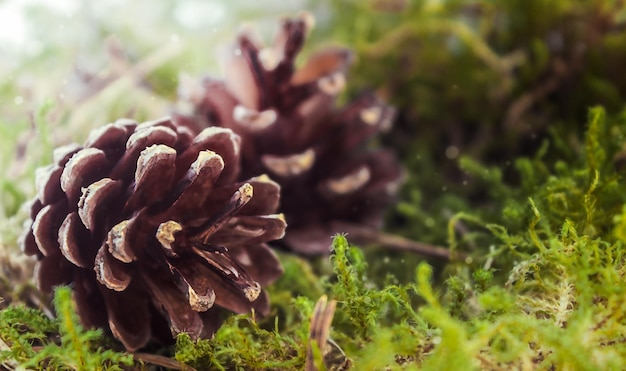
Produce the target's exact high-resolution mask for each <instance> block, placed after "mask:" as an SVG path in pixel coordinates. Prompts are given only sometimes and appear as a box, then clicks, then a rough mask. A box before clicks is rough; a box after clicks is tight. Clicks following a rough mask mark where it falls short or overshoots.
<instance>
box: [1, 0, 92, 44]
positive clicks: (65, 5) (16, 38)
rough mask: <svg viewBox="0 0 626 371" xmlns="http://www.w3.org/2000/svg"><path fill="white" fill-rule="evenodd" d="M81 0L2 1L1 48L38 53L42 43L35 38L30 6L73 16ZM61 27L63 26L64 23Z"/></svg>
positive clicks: (69, 16) (68, 16)
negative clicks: (29, 19) (28, 16)
mask: <svg viewBox="0 0 626 371" xmlns="http://www.w3.org/2000/svg"><path fill="white" fill-rule="evenodd" d="M79 6H80V0H55V1H47V0H6V1H3V2H0V48H3V49H9V50H5V51H17V52H18V53H25V54H31V55H32V54H36V53H37V52H38V51H39V50H41V45H40V43H39V42H38V41H37V40H35V39H34V37H33V35H32V32H31V26H32V24H30V23H29V22H28V19H27V18H26V15H25V14H26V10H27V9H29V8H41V9H43V10H46V11H50V12H52V13H56V14H59V15H62V16H65V17H67V18H71V17H72V16H73V15H74V13H75V12H76V10H77V9H78V7H79ZM59 27H61V28H63V27H64V26H63V25H62V24H59Z"/></svg>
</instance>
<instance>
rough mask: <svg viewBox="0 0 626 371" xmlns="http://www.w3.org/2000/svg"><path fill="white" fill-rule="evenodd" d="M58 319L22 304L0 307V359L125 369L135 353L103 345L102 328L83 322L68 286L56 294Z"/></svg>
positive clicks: (42, 366) (61, 367)
mask: <svg viewBox="0 0 626 371" xmlns="http://www.w3.org/2000/svg"><path fill="white" fill-rule="evenodd" d="M54 304H55V307H56V313H57V316H58V317H57V319H56V320H50V319H48V317H46V316H45V314H44V313H42V312H41V311H38V310H35V309H31V308H26V307H23V306H19V305H14V306H9V307H8V308H6V309H4V310H2V311H0V340H1V341H2V343H1V344H2V345H4V347H3V348H5V349H3V350H1V351H0V363H2V364H4V365H5V366H7V367H17V366H18V365H19V366H20V367H22V368H34V369H52V370H79V371H87V370H111V371H113V370H122V367H121V366H122V365H127V366H128V365H132V364H133V357H132V356H131V355H129V354H123V353H117V352H115V351H113V350H112V349H106V348H105V347H103V346H104V345H105V344H104V343H103V342H102V340H103V337H102V331H100V330H85V329H83V327H82V326H81V325H80V322H79V319H78V315H77V314H76V312H75V310H74V307H73V303H72V293H71V290H70V288H68V287H59V288H57V289H56V291H55V294H54Z"/></svg>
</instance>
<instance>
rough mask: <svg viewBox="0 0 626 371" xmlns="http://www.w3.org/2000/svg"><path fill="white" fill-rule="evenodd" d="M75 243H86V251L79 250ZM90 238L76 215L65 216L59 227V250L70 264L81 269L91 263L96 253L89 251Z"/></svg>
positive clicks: (74, 213) (93, 250)
mask: <svg viewBox="0 0 626 371" xmlns="http://www.w3.org/2000/svg"><path fill="white" fill-rule="evenodd" d="M77 241H81V242H86V243H85V245H87V246H89V248H87V249H81V248H80V246H79V245H78V243H77ZM91 246H92V244H91V236H90V235H89V232H88V231H87V229H86V228H85V226H84V225H83V223H82V221H81V220H80V218H79V217H78V213H76V212H72V213H70V214H67V216H66V217H65V219H64V220H63V223H61V226H60V227H59V249H60V250H61V254H63V256H64V257H65V259H67V260H68V261H69V262H70V263H72V264H74V265H76V266H78V267H81V268H87V267H89V265H90V264H89V262H90V261H93V259H94V257H95V255H96V251H95V249H91Z"/></svg>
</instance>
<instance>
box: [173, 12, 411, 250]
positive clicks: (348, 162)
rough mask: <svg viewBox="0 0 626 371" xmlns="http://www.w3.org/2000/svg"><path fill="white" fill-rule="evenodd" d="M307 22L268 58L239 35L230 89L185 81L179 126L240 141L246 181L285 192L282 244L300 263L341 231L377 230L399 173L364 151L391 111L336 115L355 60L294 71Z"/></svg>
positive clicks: (333, 59) (356, 103) (367, 108)
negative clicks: (216, 129) (212, 130)
mask: <svg viewBox="0 0 626 371" xmlns="http://www.w3.org/2000/svg"><path fill="white" fill-rule="evenodd" d="M307 28H308V22H307V18H306V17H301V18H298V19H290V20H289V19H288V20H285V21H284V22H283V24H282V28H281V30H280V32H279V33H278V35H277V37H276V38H275V40H274V44H273V45H272V46H269V47H265V48H263V47H262V46H261V44H260V43H259V42H258V41H256V40H254V39H253V36H252V35H250V34H247V33H243V34H241V35H240V36H239V38H238V39H237V42H236V44H235V45H234V46H232V48H230V50H228V52H227V53H225V55H224V58H223V66H224V72H225V79H224V80H216V79H212V78H206V79H204V80H203V81H202V82H201V84H197V83H194V82H192V81H183V82H182V83H181V86H180V88H179V95H180V96H181V99H180V101H181V103H180V105H179V108H178V111H177V112H176V113H175V114H174V117H175V120H176V121H177V122H178V123H180V124H182V125H185V126H187V127H189V128H191V129H192V130H195V131H199V130H201V129H203V128H205V127H208V126H212V125H215V126H221V127H226V128H230V129H232V130H233V131H234V132H236V133H237V134H239V135H241V137H242V176H243V177H244V178H245V177H248V176H255V175H259V174H266V173H267V174H270V176H271V177H272V178H273V179H275V180H276V181H277V182H278V183H279V184H280V186H281V189H282V197H281V200H282V201H281V212H283V213H284V214H285V217H286V219H287V223H288V224H289V228H288V229H287V235H286V237H285V238H284V239H283V240H282V241H281V243H282V244H283V245H285V246H286V247H287V248H290V249H293V250H295V251H297V252H299V253H304V254H319V253H328V251H329V242H330V241H329V238H330V236H332V235H333V234H335V233H337V232H341V231H342V227H341V226H340V223H346V222H347V223H356V224H360V225H368V226H372V227H376V228H378V227H380V226H381V224H382V216H383V214H384V212H385V210H386V208H387V207H388V206H389V205H390V203H391V202H393V200H394V198H395V195H396V193H397V190H398V188H399V185H400V183H401V178H402V171H401V169H400V167H399V165H398V163H397V162H396V160H395V157H394V156H393V154H392V153H390V152H389V151H384V150H376V151H375V150H368V149H367V148H364V147H365V145H366V143H367V140H368V139H369V138H370V137H372V136H373V135H375V134H377V133H378V132H379V131H381V130H386V129H388V128H389V127H390V125H391V122H392V120H393V116H394V110H393V109H392V108H390V107H389V106H387V105H385V104H384V103H382V102H381V101H380V100H378V99H377V98H376V97H375V96H374V95H373V94H363V95H361V96H360V97H358V98H356V99H355V100H353V101H352V102H350V103H349V104H348V105H347V106H345V107H343V108H341V109H336V108H335V101H336V98H337V95H338V93H340V92H341V91H342V89H343V88H344V86H345V71H346V69H347V67H348V65H349V64H350V61H351V59H352V56H351V53H350V51H348V50H346V49H341V48H334V47H333V48H327V49H325V50H322V51H320V52H318V53H317V54H314V55H313V56H312V57H311V58H309V60H308V61H307V62H306V63H305V65H304V66H303V67H302V68H300V69H298V70H296V69H295V67H294V61H295V58H296V56H297V54H298V52H299V51H300V49H301V47H302V45H303V43H304V41H305V36H306V33H307Z"/></svg>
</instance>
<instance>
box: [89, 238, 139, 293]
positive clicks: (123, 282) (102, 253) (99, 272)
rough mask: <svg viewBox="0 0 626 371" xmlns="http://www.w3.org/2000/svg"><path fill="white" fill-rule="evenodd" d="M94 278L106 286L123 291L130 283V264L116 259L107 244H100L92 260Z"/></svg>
mask: <svg viewBox="0 0 626 371" xmlns="http://www.w3.org/2000/svg"><path fill="white" fill-rule="evenodd" d="M94 270H95V272H96V279H97V280H98V281H99V282H100V283H101V284H103V285H105V286H106V287H107V288H109V289H111V290H115V291H124V290H126V288H127V287H128V285H129V284H130V281H131V279H132V275H131V272H130V266H128V265H127V263H124V262H122V261H120V260H118V259H116V258H115V257H114V256H113V255H112V254H111V253H110V252H109V247H108V246H107V245H102V246H101V247H100V249H99V250H98V253H97V255H96V258H95V260H94Z"/></svg>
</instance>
